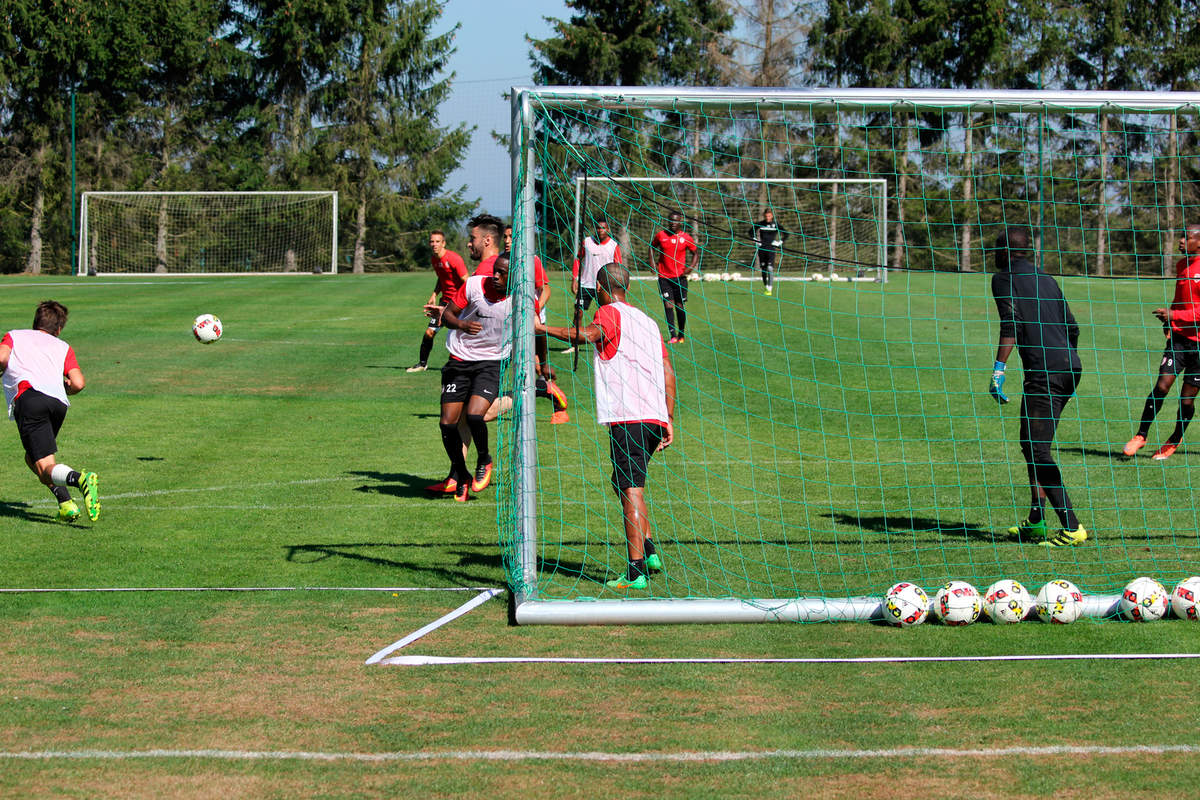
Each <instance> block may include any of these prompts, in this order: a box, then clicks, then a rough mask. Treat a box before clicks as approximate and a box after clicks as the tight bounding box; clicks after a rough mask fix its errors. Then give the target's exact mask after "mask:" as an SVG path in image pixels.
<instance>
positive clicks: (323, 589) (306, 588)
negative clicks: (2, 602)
mask: <svg viewBox="0 0 1200 800" xmlns="http://www.w3.org/2000/svg"><path fill="white" fill-rule="evenodd" d="M499 591H502V590H501V589H487V588H483V587H480V586H96V587H79V588H70V587H68V588H62V589H40V588H36V587H33V588H25V589H21V588H11V589H0V594H41V593H51V592H499Z"/></svg>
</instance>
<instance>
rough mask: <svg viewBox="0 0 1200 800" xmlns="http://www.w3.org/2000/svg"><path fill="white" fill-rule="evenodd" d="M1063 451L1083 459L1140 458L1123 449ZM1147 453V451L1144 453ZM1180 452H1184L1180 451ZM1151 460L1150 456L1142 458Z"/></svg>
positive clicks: (1088, 448) (1072, 449)
mask: <svg viewBox="0 0 1200 800" xmlns="http://www.w3.org/2000/svg"><path fill="white" fill-rule="evenodd" d="M1061 450H1062V451H1063V452H1065V453H1078V454H1079V455H1081V456H1083V457H1085V458H1086V457H1088V456H1092V457H1093V458H1103V459H1109V460H1111V459H1116V460H1117V461H1132V460H1134V459H1135V458H1138V456H1127V455H1125V453H1124V451H1123V450H1122V448H1121V447H1114V448H1113V449H1112V450H1101V449H1100V448H1098V447H1082V446H1081V447H1063V448H1061ZM1143 452H1145V451H1143ZM1180 452H1183V451H1182V450H1180ZM1141 457H1143V458H1149V456H1148V455H1143V456H1141Z"/></svg>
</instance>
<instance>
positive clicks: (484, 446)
mask: <svg viewBox="0 0 1200 800" xmlns="http://www.w3.org/2000/svg"><path fill="white" fill-rule="evenodd" d="M499 397H500V362H499V361H480V362H478V366H477V369H476V372H475V376H474V380H473V381H472V385H471V396H470V398H469V399H468V400H467V408H466V418H467V426H468V427H470V429H471V440H472V441H473V442H474V443H475V457H476V462H475V477H474V479H473V480H472V481H471V490H472V491H475V492H482V491H483V490H484V489H486V488H487V487H488V485H489V484H491V482H492V469H493V460H492V453H491V450H490V449H489V442H488V427H487V419H486V417H487V413H488V410H489V409H490V408H491V407H492V404H493V403H494V402H495V401H496V400H497V399H498V398H499Z"/></svg>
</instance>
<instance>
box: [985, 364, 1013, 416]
mask: <svg viewBox="0 0 1200 800" xmlns="http://www.w3.org/2000/svg"><path fill="white" fill-rule="evenodd" d="M1007 367H1008V365H1007V364H1005V363H1004V362H1003V361H997V362H996V363H995V364H993V365H992V380H991V381H990V382H989V383H988V394H990V395H991V396H992V397H993V398H994V399H995V400H996V402H997V403H999V404H1000V405H1004V404H1005V403H1007V402H1008V395H1006V394H1005V393H1004V370H1005V369H1006V368H1007Z"/></svg>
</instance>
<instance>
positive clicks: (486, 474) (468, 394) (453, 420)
mask: <svg viewBox="0 0 1200 800" xmlns="http://www.w3.org/2000/svg"><path fill="white" fill-rule="evenodd" d="M433 308H434V309H436V307H433ZM511 313H512V296H511V295H510V294H509V293H508V254H507V253H504V254H501V255H499V256H498V257H497V258H496V259H494V260H493V262H492V264H491V274H490V275H472V276H471V277H470V278H467V281H466V283H464V284H463V286H462V288H461V289H459V290H458V293H457V294H456V295H455V296H454V297H453V298H452V299H451V300H450V302H449V303H447V304H446V307H445V308H444V309H442V311H441V314H442V323H443V324H444V325H445V326H446V327H448V328H450V335H449V336H447V337H446V349H447V350H449V351H450V359H449V360H448V361H447V362H446V366H444V367H442V414H441V419H440V421H439V424H440V426H441V430H442V445H443V446H444V447H445V448H446V455H447V456H449V458H450V477H451V478H452V479H453V480H454V481H455V489H454V499H455V500H458V501H460V502H465V501H467V500H469V499H470V494H469V492H468V489H470V490H472V491H475V492H482V491H483V490H484V489H486V488H487V487H488V485H489V484H490V483H491V482H492V455H491V452H490V451H489V449H488V429H487V420H486V419H485V416H486V415H487V413H488V410H489V408H490V407H491V406H492V403H493V402H495V401H496V400H497V399H498V398H499V396H500V362H501V361H502V360H503V359H505V358H508V356H509V354H510V353H511V352H512V338H511V334H510V331H509V324H510V319H509V317H510V314H511ZM464 414H465V416H466V420H467V427H468V428H470V431H471V439H472V441H473V442H474V443H475V453H476V462H475V476H474V479H472V477H471V474H470V473H469V472H468V471H467V464H466V456H465V454H464V450H463V438H462V436H461V435H460V434H459V431H458V425H459V421H460V419H461V418H462V417H463V416H464ZM448 482H449V481H447V483H448Z"/></svg>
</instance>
